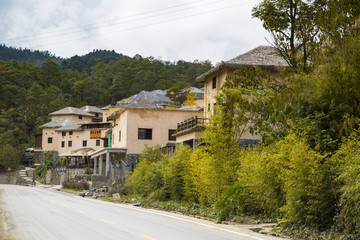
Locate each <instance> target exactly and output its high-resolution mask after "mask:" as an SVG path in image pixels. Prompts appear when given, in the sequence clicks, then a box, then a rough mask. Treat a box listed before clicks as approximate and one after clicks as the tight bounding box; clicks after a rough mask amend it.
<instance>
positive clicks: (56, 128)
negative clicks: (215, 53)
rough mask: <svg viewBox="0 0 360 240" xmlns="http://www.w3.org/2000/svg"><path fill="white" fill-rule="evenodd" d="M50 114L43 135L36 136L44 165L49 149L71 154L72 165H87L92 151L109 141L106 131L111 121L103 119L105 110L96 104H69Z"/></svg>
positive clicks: (56, 152)
mask: <svg viewBox="0 0 360 240" xmlns="http://www.w3.org/2000/svg"><path fill="white" fill-rule="evenodd" d="M49 115H50V116H51V121H50V122H48V123H46V124H44V125H42V126H40V128H41V129H42V134H41V135H38V136H37V137H36V139H38V140H37V141H36V143H37V144H36V145H35V149H36V153H37V155H38V158H39V159H40V164H41V163H42V159H43V158H44V154H45V153H46V152H49V151H52V152H54V154H56V155H58V156H60V157H69V159H70V160H71V161H70V164H71V163H73V164H74V165H78V164H79V163H81V164H83V163H86V162H87V160H88V159H87V158H86V157H87V155H88V154H89V153H90V152H91V151H94V150H97V149H98V148H101V147H103V146H104V142H106V143H107V140H106V136H105V133H104V130H105V129H106V128H108V127H109V126H110V124H109V123H103V122H101V121H102V111H101V110H100V109H98V108H96V107H92V106H84V107H82V108H81V109H79V108H74V107H66V108H63V109H60V110H58V111H56V112H52V113H50V114H49ZM40 138H41V144H40V142H39V140H40Z"/></svg>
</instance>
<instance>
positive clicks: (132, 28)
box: [34, 1, 253, 48]
mask: <svg viewBox="0 0 360 240" xmlns="http://www.w3.org/2000/svg"><path fill="white" fill-rule="evenodd" d="M249 3H253V1H249V2H245V3H239V4H234V5H230V6H226V7H222V8H217V9H213V10H208V11H204V12H200V13H196V14H190V15H187V16H182V17H177V18H173V19H168V20H165V21H158V22H153V23H149V24H144V25H140V26H136V27H129V28H125V29H121V30H118V31H113V32H108V33H103V34H101V35H94V36H88V37H81V38H75V39H70V40H65V41H57V42H53V43H48V44H46V45H56V44H62V43H67V42H73V41H77V40H83V39H90V38H97V37H101V36H105V35H112V34H115V33H119V32H124V31H130V30H135V29H141V28H146V27H150V26H154V25H159V24H163V23H168V22H173V21H178V20H181V19H186V18H191V17H197V16H199V15H205V14H208V13H212V12H217V11H221V10H225V9H229V8H233V7H236V6H241V5H245V4H249ZM43 45H44V44H42V45H38V46H34V48H38V47H41V46H43Z"/></svg>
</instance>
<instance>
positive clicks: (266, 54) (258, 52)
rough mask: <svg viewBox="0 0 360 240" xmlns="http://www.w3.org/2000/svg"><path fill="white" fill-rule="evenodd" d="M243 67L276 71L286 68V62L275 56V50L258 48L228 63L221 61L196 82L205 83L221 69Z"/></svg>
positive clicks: (272, 48)
mask: <svg viewBox="0 0 360 240" xmlns="http://www.w3.org/2000/svg"><path fill="white" fill-rule="evenodd" d="M245 66H259V67H261V68H264V69H278V68H281V67H288V64H287V62H286V61H285V60H284V59H283V58H282V57H280V56H279V55H277V54H276V49H275V48H274V47H271V46H259V47H257V48H254V49H252V50H250V51H249V52H246V53H244V54H242V55H239V56H237V57H236V58H233V59H231V60H229V61H226V62H224V61H222V62H221V63H219V64H218V65H217V66H216V67H214V68H213V69H211V70H210V71H208V72H206V73H204V74H202V75H200V76H199V77H197V78H196V81H197V82H203V81H205V78H206V77H207V76H209V75H211V74H213V73H215V72H217V71H219V70H220V69H222V68H230V69H234V70H235V69H237V68H239V67H245Z"/></svg>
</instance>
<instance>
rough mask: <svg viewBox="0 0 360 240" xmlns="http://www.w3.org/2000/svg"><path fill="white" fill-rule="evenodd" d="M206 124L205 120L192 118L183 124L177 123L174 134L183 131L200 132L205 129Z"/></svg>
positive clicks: (206, 120)
mask: <svg viewBox="0 0 360 240" xmlns="http://www.w3.org/2000/svg"><path fill="white" fill-rule="evenodd" d="M206 122H208V119H206V118H199V117H193V118H190V119H186V120H185V121H184V122H181V123H178V124H177V128H176V133H180V132H184V131H186V132H187V131H202V130H204V129H205V124H206Z"/></svg>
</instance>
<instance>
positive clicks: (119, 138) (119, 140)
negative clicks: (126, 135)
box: [119, 131, 121, 142]
mask: <svg viewBox="0 0 360 240" xmlns="http://www.w3.org/2000/svg"><path fill="white" fill-rule="evenodd" d="M119 142H121V131H119Z"/></svg>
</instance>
